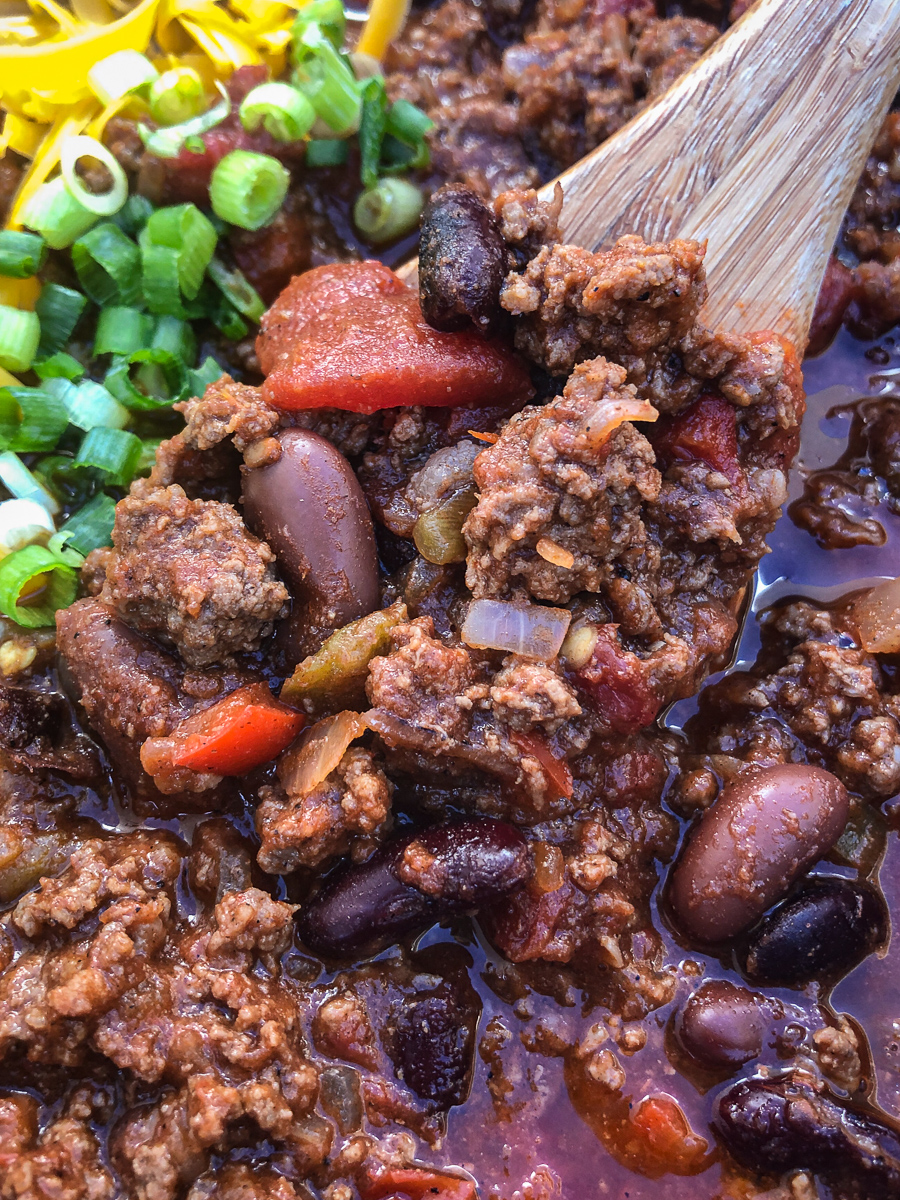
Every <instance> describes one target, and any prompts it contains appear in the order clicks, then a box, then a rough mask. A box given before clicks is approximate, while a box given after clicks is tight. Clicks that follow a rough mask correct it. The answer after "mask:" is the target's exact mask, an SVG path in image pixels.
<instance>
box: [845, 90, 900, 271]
mask: <svg viewBox="0 0 900 1200" xmlns="http://www.w3.org/2000/svg"><path fill="white" fill-rule="evenodd" d="M898 225H900V112H891V113H888V115H887V117H886V118H885V122H884V125H883V126H882V127H881V131H880V133H879V135H878V137H877V138H876V140H875V145H874V146H873V147H872V152H871V154H870V155H869V158H868V161H867V162H866V165H865V168H864V169H863V173H862V175H861V176H860V180H859V184H858V185H857V188H856V192H855V193H854V195H853V199H852V200H851V201H850V207H849V209H848V210H847V216H846V220H845V226H844V238H845V240H846V242H847V244H848V246H849V247H850V248H851V249H852V250H853V252H854V253H855V254H857V255H858V256H859V258H860V259H862V260H863V261H868V260H869V259H877V260H878V261H879V262H883V263H889V262H892V261H893V260H894V259H895V258H897V257H898V255H900V234H898Z"/></svg>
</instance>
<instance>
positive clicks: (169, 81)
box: [149, 67, 208, 125]
mask: <svg viewBox="0 0 900 1200" xmlns="http://www.w3.org/2000/svg"><path fill="white" fill-rule="evenodd" d="M149 99H150V116H151V117H152V118H153V120H154V121H156V123H157V124H158V125H180V124H181V123H182V122H184V121H190V120H191V119H192V118H193V117H199V116H200V114H201V113H202V112H205V110H206V108H207V106H208V105H207V99H206V89H205V88H204V86H203V80H202V79H201V78H200V76H199V75H198V74H197V72H196V71H195V70H194V69H193V68H192V67H174V68H173V69H172V70H171V71H166V72H165V73H164V74H162V75H160V77H159V78H158V79H156V80H154V82H153V84H152V86H151V88H150V96H149Z"/></svg>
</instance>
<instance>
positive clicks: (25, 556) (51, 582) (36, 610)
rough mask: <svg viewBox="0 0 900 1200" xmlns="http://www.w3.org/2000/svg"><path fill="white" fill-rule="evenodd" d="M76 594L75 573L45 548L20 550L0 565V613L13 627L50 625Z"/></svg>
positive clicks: (76, 576)
mask: <svg viewBox="0 0 900 1200" xmlns="http://www.w3.org/2000/svg"><path fill="white" fill-rule="evenodd" d="M77 594H78V572H77V571H76V570H75V568H74V567H70V566H69V564H68V563H65V562H63V561H62V559H61V558H60V557H59V556H58V555H56V554H54V553H53V551H52V550H49V549H48V548H47V547H46V546H24V547H23V548H22V549H21V550H15V551H14V552H13V553H12V554H8V555H7V556H6V558H4V559H3V560H2V562H0V611H2V612H3V613H4V614H5V615H6V616H7V617H10V618H11V619H12V620H13V621H15V622H16V624H17V625H22V626H24V627H25V628H26V629H38V628H40V627H41V626H44V625H52V624H53V623H54V621H55V618H56V612H57V610H58V609H60V608H66V607H67V606H68V605H70V604H71V603H72V601H73V600H74V599H75V597H76V595H77Z"/></svg>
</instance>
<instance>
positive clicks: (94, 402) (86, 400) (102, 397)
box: [62, 379, 131, 433]
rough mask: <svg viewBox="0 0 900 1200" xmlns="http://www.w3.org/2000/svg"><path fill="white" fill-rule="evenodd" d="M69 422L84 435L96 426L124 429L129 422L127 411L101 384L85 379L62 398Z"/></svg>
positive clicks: (129, 415)
mask: <svg viewBox="0 0 900 1200" xmlns="http://www.w3.org/2000/svg"><path fill="white" fill-rule="evenodd" d="M62 401H63V404H64V406H65V409H66V412H67V414H68V417H69V421H70V423H71V424H72V425H74V426H75V427H76V428H78V429H83V430H84V431H85V433H89V432H90V430H92V429H96V428H97V427H98V426H99V427H101V428H107V429H124V427H125V426H126V425H127V424H128V422H129V421H130V420H131V414H130V413H129V411H128V409H127V408H125V407H124V406H123V405H121V404H119V402H118V401H117V400H115V399H113V397H112V396H111V395H110V393H109V392H108V391H107V390H106V388H105V387H104V386H103V384H102V383H96V382H95V381H94V380H93V379H86V380H85V381H84V383H80V384H78V386H77V387H73V388H72V390H71V391H70V392H67V393H66V394H65V395H64V396H63V398H62Z"/></svg>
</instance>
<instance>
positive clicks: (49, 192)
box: [19, 175, 97, 250]
mask: <svg viewBox="0 0 900 1200" xmlns="http://www.w3.org/2000/svg"><path fill="white" fill-rule="evenodd" d="M19 220H20V222H21V223H22V224H23V225H27V226H28V228H29V229H35V230H37V232H38V233H39V234H41V236H42V237H43V238H44V240H45V241H46V243H47V245H48V246H50V247H51V248H52V249H54V250H64V249H65V248H66V246H71V245H72V243H73V242H74V241H75V240H76V238H79V237H81V235H82V234H83V233H86V232H87V231H88V230H89V229H90V227H91V226H92V225H94V224H95V223H96V221H97V214H96V213H95V212H92V211H91V210H90V209H89V208H85V206H84V205H83V204H82V203H81V201H80V200H78V199H76V197H75V196H73V195H72V193H71V192H70V191H69V189H68V188H67V187H66V181H65V180H64V179H63V177H62V175H57V177H56V178H55V179H51V180H50V181H49V182H48V183H42V184H41V186H40V187H39V188H38V189H37V190H36V191H35V193H34V195H33V196H32V197H31V198H30V200H28V201H27V202H26V203H25V205H24V206H23V208H22V211H21V212H20V213H19Z"/></svg>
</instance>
